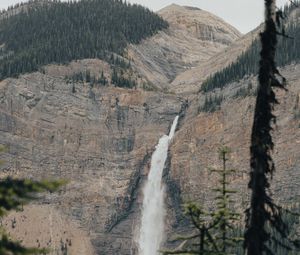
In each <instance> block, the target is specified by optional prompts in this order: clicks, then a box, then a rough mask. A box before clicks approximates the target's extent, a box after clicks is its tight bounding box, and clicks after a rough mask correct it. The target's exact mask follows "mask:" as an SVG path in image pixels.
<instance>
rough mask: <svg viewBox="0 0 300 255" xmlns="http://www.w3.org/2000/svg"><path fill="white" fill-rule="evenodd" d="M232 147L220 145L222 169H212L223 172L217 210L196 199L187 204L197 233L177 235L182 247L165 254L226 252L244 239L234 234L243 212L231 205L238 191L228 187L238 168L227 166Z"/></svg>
mask: <svg viewBox="0 0 300 255" xmlns="http://www.w3.org/2000/svg"><path fill="white" fill-rule="evenodd" d="M229 153H230V150H229V148H228V147H222V148H220V149H219V156H220V159H221V161H222V168H221V169H211V171H212V172H215V173H217V174H218V175H219V177H220V178H219V180H218V183H219V186H218V188H216V189H213V191H215V192H216V197H215V201H216V210H215V211H213V212H206V211H205V210H203V209H202V208H201V207H200V206H199V205H197V204H196V203H193V202H192V203H188V204H187V205H186V206H185V214H186V215H187V217H188V218H189V219H190V220H191V223H192V225H193V228H194V229H195V233H194V234H192V235H189V236H180V237H177V238H176V239H177V240H180V241H183V243H182V245H181V246H180V248H179V249H176V250H173V251H164V252H163V254H166V255H167V254H199V255H208V254H210V255H226V254H232V251H233V250H234V249H235V248H236V246H237V243H238V242H240V241H241V240H242V239H241V238H240V237H238V236H234V233H233V231H232V230H233V229H235V228H236V227H237V225H238V224H237V223H238V221H239V214H237V213H236V212H234V211H233V209H232V208H231V203H232V202H233V201H232V200H231V195H232V194H233V193H235V191H233V190H229V189H228V184H229V182H228V178H227V177H228V176H230V175H232V174H233V173H234V172H235V170H232V169H227V165H226V162H227V161H228V154H229Z"/></svg>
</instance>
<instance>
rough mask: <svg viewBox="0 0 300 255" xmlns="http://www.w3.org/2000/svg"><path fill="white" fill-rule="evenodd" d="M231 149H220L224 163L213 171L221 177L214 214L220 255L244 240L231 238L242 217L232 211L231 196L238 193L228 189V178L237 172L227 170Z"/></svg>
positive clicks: (213, 218)
mask: <svg viewBox="0 0 300 255" xmlns="http://www.w3.org/2000/svg"><path fill="white" fill-rule="evenodd" d="M229 153H230V149H229V148H228V147H222V148H220V149H219V155H220V159H221V161H222V164H223V167H222V169H211V171H212V172H215V173H217V174H218V175H219V180H218V182H219V187H218V188H216V189H214V191H215V192H216V194H217V195H216V197H215V201H216V204H217V208H216V210H215V211H214V212H213V213H212V220H213V221H214V222H215V223H216V225H215V227H214V228H215V229H216V234H215V236H214V239H215V241H216V243H217V244H218V246H219V249H218V250H219V251H221V252H222V253H220V254H228V252H229V249H232V248H234V247H235V246H236V245H237V243H238V242H240V241H241V240H242V238H240V237H236V236H230V234H229V232H230V230H231V229H234V228H235V225H236V224H237V222H238V221H239V219H240V215H239V214H238V213H235V212H234V211H233V209H232V206H231V204H232V202H233V201H232V200H231V195H232V194H234V193H236V191H234V190H229V189H228V184H229V182H228V178H227V177H228V176H230V175H232V174H233V173H235V172H236V171H235V170H233V169H227V166H226V162H227V161H228V154H229Z"/></svg>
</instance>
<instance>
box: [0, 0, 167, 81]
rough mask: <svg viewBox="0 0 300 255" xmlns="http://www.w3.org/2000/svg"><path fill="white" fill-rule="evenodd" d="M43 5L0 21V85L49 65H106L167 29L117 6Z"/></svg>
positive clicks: (154, 18)
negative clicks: (101, 61) (86, 60)
mask: <svg viewBox="0 0 300 255" xmlns="http://www.w3.org/2000/svg"><path fill="white" fill-rule="evenodd" d="M37 3H40V2H37ZM46 3H47V4H31V5H28V6H27V8H21V10H20V11H19V13H17V14H15V15H11V16H8V17H7V18H4V19H1V20H0V31H1V33H0V46H1V47H0V59H1V62H0V79H4V78H6V77H12V76H17V75H18V74H20V73H25V72H32V71H37V70H38V69H39V68H40V67H41V66H43V65H47V64H50V63H66V62H69V61H71V60H75V59H83V58H101V59H107V60H110V59H111V54H112V53H117V54H121V55H122V54H123V53H124V49H125V47H126V46H127V44H128V43H138V42H140V41H141V40H142V39H144V38H146V37H148V36H151V35H153V34H155V33H156V32H157V31H158V30H160V29H163V28H167V27H168V24H167V23H166V22H165V21H164V20H162V19H161V18H160V17H159V16H158V15H156V14H154V13H152V12H150V11H149V10H148V9H146V8H143V7H141V6H139V5H131V4H127V3H126V2H123V1H118V0H112V1H111V0H88V1H86V0H84V1H79V2H77V1H73V2H58V1H48V2H46ZM19 9H20V8H19Z"/></svg>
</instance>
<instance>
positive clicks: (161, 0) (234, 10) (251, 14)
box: [0, 0, 288, 33]
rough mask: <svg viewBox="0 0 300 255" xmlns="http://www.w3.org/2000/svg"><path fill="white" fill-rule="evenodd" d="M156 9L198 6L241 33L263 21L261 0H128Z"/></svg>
mask: <svg viewBox="0 0 300 255" xmlns="http://www.w3.org/2000/svg"><path fill="white" fill-rule="evenodd" d="M23 1H24V0H23ZM128 1H129V2H131V3H138V4H141V5H143V6H146V7H148V8H150V9H151V10H153V11H158V10H160V9H162V8H163V7H165V6H167V5H169V4H172V3H175V4H179V5H188V6H194V7H199V8H200V9H203V10H206V11H209V12H212V13H214V14H216V15H217V16H219V17H221V18H222V19H224V20H225V21H227V22H228V23H229V24H231V25H233V26H234V27H236V28H237V29H238V30H239V31H241V32H242V33H247V32H249V31H251V30H252V29H254V28H255V27H257V26H258V25H259V24H260V23H261V22H262V21H263V15H264V11H263V5H264V1H263V0H128ZM18 2H20V0H0V9H6V8H7V7H8V6H10V5H13V4H16V3H18ZM285 3H288V0H277V5H278V6H282V5H284V4H285Z"/></svg>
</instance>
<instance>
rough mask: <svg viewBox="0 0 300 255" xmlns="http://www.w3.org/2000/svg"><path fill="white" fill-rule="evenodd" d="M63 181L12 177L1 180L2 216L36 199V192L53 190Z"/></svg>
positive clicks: (0, 213)
mask: <svg viewBox="0 0 300 255" xmlns="http://www.w3.org/2000/svg"><path fill="white" fill-rule="evenodd" d="M62 184H63V182H61V181H54V182H49V181H39V182H35V181H30V180H16V179H12V178H10V177H8V178H6V179H4V180H0V217H3V216H4V215H5V214H6V212H7V211H10V210H13V209H14V210H17V209H20V206H23V205H24V204H26V203H28V202H29V201H31V200H33V199H36V198H37V196H36V193H39V192H44V191H49V192H53V191H55V190H57V189H58V187H59V186H61V185H62Z"/></svg>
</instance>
